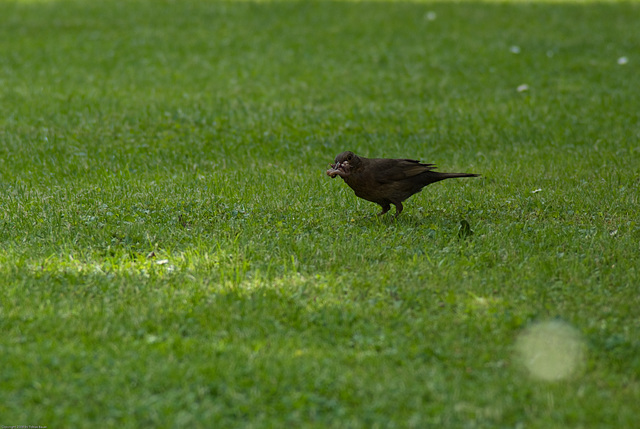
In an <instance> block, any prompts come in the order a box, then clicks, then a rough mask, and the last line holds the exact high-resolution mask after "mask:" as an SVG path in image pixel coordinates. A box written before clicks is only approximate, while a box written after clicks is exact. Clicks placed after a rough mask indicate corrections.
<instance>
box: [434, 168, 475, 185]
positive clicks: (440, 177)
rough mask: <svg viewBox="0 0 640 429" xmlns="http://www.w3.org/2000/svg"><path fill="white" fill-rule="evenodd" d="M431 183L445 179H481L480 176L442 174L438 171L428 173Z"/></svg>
mask: <svg viewBox="0 0 640 429" xmlns="http://www.w3.org/2000/svg"><path fill="white" fill-rule="evenodd" d="M426 176H427V178H428V180H429V183H434V182H439V181H441V180H444V179H454V178H459V177H479V176H480V175H479V174H472V173H440V172H438V171H428V172H427V174H426Z"/></svg>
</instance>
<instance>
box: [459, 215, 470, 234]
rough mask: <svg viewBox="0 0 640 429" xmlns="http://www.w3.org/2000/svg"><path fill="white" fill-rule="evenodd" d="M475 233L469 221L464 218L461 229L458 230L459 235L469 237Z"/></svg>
mask: <svg viewBox="0 0 640 429" xmlns="http://www.w3.org/2000/svg"><path fill="white" fill-rule="evenodd" d="M472 235H473V231H472V230H471V225H469V222H467V220H466V219H462V220H461V221H460V229H459V230H458V237H460V238H467V237H470V236H472Z"/></svg>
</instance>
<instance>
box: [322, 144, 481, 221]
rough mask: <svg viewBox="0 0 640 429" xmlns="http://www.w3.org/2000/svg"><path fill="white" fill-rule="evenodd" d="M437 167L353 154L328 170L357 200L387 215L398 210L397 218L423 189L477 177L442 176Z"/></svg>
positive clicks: (445, 174)
mask: <svg viewBox="0 0 640 429" xmlns="http://www.w3.org/2000/svg"><path fill="white" fill-rule="evenodd" d="M435 168H436V167H435V165H434V164H423V163H421V162H420V161H417V160H415V159H387V158H365V157H363V156H358V155H356V154H355V153H353V152H351V151H347V152H342V153H341V154H339V155H338V156H336V159H335V164H332V165H331V169H329V170H327V174H328V175H329V176H331V177H336V176H340V177H342V179H343V180H344V181H345V183H346V184H347V185H349V187H350V188H351V189H353V191H354V192H355V194H356V196H358V197H360V198H363V199H365V200H367V201H371V202H374V203H376V204H379V205H380V206H382V212H381V213H380V214H381V215H382V214H385V213H386V212H387V211H389V209H390V208H391V204H393V205H395V206H396V216H398V215H399V214H400V212H402V208H403V207H402V202H403V201H404V200H406V199H407V198H409V197H410V196H412V195H413V194H415V193H417V192H420V191H421V190H422V188H424V187H425V186H427V185H430V184H431V183H435V182H439V181H440V180H444V179H450V178H455V177H476V176H479V175H478V174H470V173H440V172H437V171H433V170H434V169H435Z"/></svg>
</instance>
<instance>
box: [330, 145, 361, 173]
mask: <svg viewBox="0 0 640 429" xmlns="http://www.w3.org/2000/svg"><path fill="white" fill-rule="evenodd" d="M361 163H362V160H361V159H360V158H359V157H358V155H356V154H355V153H353V152H351V151H346V152H342V153H341V154H339V155H338V156H336V161H335V164H331V168H330V169H329V170H327V175H329V176H331V178H334V177H336V176H340V177H342V178H345V177H348V176H349V175H350V174H351V172H352V171H353V170H354V169H357V168H358V167H359V166H360V164H361Z"/></svg>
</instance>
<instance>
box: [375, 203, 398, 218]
mask: <svg viewBox="0 0 640 429" xmlns="http://www.w3.org/2000/svg"><path fill="white" fill-rule="evenodd" d="M380 205H381V206H382V211H381V212H380V213H378V216H382V215H383V214H385V213H386V212H388V211H389V210H390V209H391V204H389V203H386V204H380ZM396 207H397V206H396Z"/></svg>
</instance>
